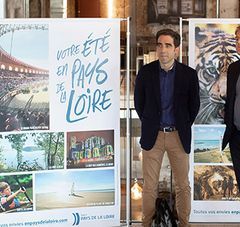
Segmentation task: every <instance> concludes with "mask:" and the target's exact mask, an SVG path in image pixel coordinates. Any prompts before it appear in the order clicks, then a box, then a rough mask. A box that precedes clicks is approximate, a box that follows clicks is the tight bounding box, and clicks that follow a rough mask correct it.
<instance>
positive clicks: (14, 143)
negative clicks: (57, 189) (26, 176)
mask: <svg viewBox="0 0 240 227" xmlns="http://www.w3.org/2000/svg"><path fill="white" fill-rule="evenodd" d="M63 167H64V133H63V132H34V133H29V132H28V133H20V134H4V135H1V137H0V172H20V171H40V170H50V169H63Z"/></svg>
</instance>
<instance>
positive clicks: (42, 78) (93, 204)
mask: <svg viewBox="0 0 240 227" xmlns="http://www.w3.org/2000/svg"><path fill="white" fill-rule="evenodd" d="M0 31H1V32H0V216H2V217H4V218H0V225H6V226H13V225H15V226H16V225H19V226H20V225H40V224H41V226H72V225H79V224H81V225H84V226H94V225H96V223H97V225H98V226H104V227H105V226H113V225H120V170H119V166H120V164H119V163H120V160H119V159H120V158H119V157H120V154H119V151H120V121H119V119H120V117H119V114H120V112H119V108H120V104H119V101H120V98H119V94H120V88H119V78H120V42H119V40H120V39H119V37H120V20H119V19H67V20H65V19H44V20H43V19H41V20H38V19H32V20H24V19H19V20H13V19H4V20H1V22H0ZM23 212H24V215H23Z"/></svg>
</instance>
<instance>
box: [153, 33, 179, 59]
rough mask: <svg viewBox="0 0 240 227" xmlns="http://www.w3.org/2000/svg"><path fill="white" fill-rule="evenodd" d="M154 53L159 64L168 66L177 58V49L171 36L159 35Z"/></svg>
mask: <svg viewBox="0 0 240 227" xmlns="http://www.w3.org/2000/svg"><path fill="white" fill-rule="evenodd" d="M156 52H157V56H158V59H159V61H160V63H162V64H168V63H170V62H172V61H173V59H174V58H175V57H176V56H177V54H178V52H179V47H177V48H176V47H175V45H174V42H173V38H172V37H171V36H169V35H161V36H159V38H158V41H157V49H156Z"/></svg>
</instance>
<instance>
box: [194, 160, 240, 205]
mask: <svg viewBox="0 0 240 227" xmlns="http://www.w3.org/2000/svg"><path fill="white" fill-rule="evenodd" d="M193 190H194V200H218V201H235V200H240V195H239V190H238V187H237V181H236V178H235V174H234V170H233V167H232V166H218V165H195V166H194V187H193Z"/></svg>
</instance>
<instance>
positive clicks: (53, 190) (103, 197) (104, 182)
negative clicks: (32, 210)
mask: <svg viewBox="0 0 240 227" xmlns="http://www.w3.org/2000/svg"><path fill="white" fill-rule="evenodd" d="M35 188H36V210H51V209H61V208H73V207H92V206H109V205H114V203H115V202H114V200H115V189H114V170H113V169H108V170H94V171H90V170H88V171H87V170H84V171H81V170H74V171H68V172H63V171H58V172H49V173H44V174H43V173H37V174H36V179H35Z"/></svg>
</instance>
